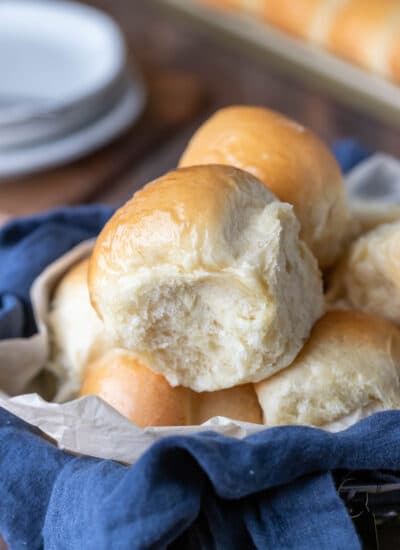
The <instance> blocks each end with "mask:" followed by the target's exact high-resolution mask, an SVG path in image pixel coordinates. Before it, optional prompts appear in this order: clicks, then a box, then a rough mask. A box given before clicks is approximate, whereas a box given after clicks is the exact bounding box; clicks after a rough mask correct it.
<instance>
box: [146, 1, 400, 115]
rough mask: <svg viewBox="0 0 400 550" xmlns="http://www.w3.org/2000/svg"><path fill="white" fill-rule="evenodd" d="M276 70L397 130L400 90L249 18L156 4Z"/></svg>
mask: <svg viewBox="0 0 400 550" xmlns="http://www.w3.org/2000/svg"><path fill="white" fill-rule="evenodd" d="M156 3H157V4H159V5H160V6H164V7H165V8H168V9H169V10H172V11H173V12H174V13H175V14H176V15H181V16H182V17H186V18H188V19H189V20H191V21H192V22H193V23H197V24H201V25H202V26H206V27H207V28H208V29H209V30H210V31H213V32H214V34H217V35H218V36H219V37H220V38H221V39H224V40H225V41H228V42H231V43H232V44H233V45H234V46H235V47H240V48H241V49H244V48H245V49H247V50H249V52H253V53H256V54H257V55H258V56H261V57H262V58H263V59H265V60H266V61H267V62H268V63H270V64H273V65H275V66H276V67H277V69H278V70H280V71H284V72H285V73H288V74H291V75H294V76H295V77H297V78H299V79H301V80H303V81H306V82H308V83H309V84H312V85H313V86H315V87H318V88H320V89H323V90H325V91H327V92H328V93H329V94H330V95H331V96H333V97H334V98H335V99H338V100H339V101H342V102H343V103H346V104H348V105H350V106H352V107H355V108H357V109H361V110H363V111H365V112H367V113H369V114H371V115H373V116H375V117H377V118H380V119H382V120H384V121H386V122H389V123H390V124H392V125H397V126H400V86H397V85H396V84H395V83H393V82H391V81H389V80H387V79H385V78H383V77H382V76H380V75H377V74H373V73H371V72H368V71H366V70H363V69H361V68H358V67H357V66H355V65H352V64H350V63H347V62H346V61H343V60H342V59H339V58H337V57H335V56H333V55H331V54H329V53H328V52H327V51H325V50H323V49H321V48H318V47H316V46H313V45H311V44H307V43H304V42H303V41H300V40H298V39H296V38H293V37H291V36H289V35H288V34H286V33H284V32H281V31H280V30H279V29H276V28H274V27H272V26H270V25H268V24H267V23H264V22H263V23H261V22H259V21H257V20H255V19H252V18H251V17H249V16H246V15H243V14H240V17H239V16H238V15H235V14H233V13H232V14H231V13H229V12H226V13H225V12H222V11H220V10H213V9H212V8H208V7H206V6H204V5H202V4H200V3H197V2H196V1H194V0H156Z"/></svg>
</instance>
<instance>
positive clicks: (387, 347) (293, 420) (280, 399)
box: [256, 311, 400, 430]
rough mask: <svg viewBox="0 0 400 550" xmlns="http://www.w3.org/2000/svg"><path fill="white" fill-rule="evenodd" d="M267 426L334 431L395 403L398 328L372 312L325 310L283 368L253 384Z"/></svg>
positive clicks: (399, 370)
mask: <svg viewBox="0 0 400 550" xmlns="http://www.w3.org/2000/svg"><path fill="white" fill-rule="evenodd" d="M256 391H257V395H258V398H259V402H260V405H261V407H262V409H263V414H264V423H265V424H266V425H267V426H277V425H282V424H302V425H312V426H319V427H324V428H326V429H331V430H337V429H340V428H344V427H347V426H348V425H350V424H351V423H354V422H355V421H357V420H359V419H360V418H363V417H364V416H368V415H369V414H371V413H372V412H377V411H382V410H386V409H398V408H400V330H399V329H398V327H397V326H396V325H395V324H394V323H391V322H390V321H387V320H385V319H381V318H378V317H373V316H371V315H367V314H365V313H361V312H355V311H331V312H328V313H326V314H325V315H324V317H322V318H321V319H320V320H319V321H318V322H317V323H316V324H315V326H314V328H313V330H312V333H311V336H310V338H309V340H308V342H307V343H306V344H305V346H304V347H303V349H302V350H301V352H300V353H299V355H298V356H297V357H296V359H295V360H294V361H293V363H292V364H291V365H290V367H288V368H287V369H285V370H284V371H282V372H280V373H278V374H276V375H275V376H273V377H271V378H269V379H268V380H265V381H263V382H261V383H259V384H257V385H256Z"/></svg>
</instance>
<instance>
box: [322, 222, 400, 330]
mask: <svg viewBox="0 0 400 550" xmlns="http://www.w3.org/2000/svg"><path fill="white" fill-rule="evenodd" d="M327 301H328V304H330V305H333V306H334V305H335V303H336V302H340V303H344V304H347V305H348V307H350V308H353V309H359V310H362V311H366V312H368V313H372V314H375V315H380V316H382V317H386V318H387V319H391V320H392V321H395V322H397V323H400V221H397V222H394V223H391V224H385V225H381V226H379V227H377V228H375V229H373V230H372V231H370V232H368V233H365V234H364V235H361V237H359V238H358V239H356V240H355V241H354V242H353V243H352V245H351V246H350V249H349V252H348V253H347V254H346V256H345V258H343V260H342V261H341V262H340V263H339V265H338V267H337V268H336V270H335V271H334V273H333V274H332V277H331V282H330V286H329V288H328V294H327Z"/></svg>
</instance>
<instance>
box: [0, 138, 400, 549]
mask: <svg viewBox="0 0 400 550" xmlns="http://www.w3.org/2000/svg"><path fill="white" fill-rule="evenodd" d="M334 151H335V154H336V155H337V158H338V160H339V162H341V164H342V167H343V168H344V169H346V170H348V169H350V168H351V167H352V166H354V165H355V164H356V163H357V162H358V161H359V160H360V159H362V158H365V156H366V153H365V151H363V150H362V149H361V148H360V147H359V146H357V144H355V143H354V142H348V143H346V144H341V145H338V146H337V147H336V148H335V149H334ZM111 213H112V210H111V209H109V208H106V207H102V206H87V207H79V208H63V209H60V210H57V211H53V212H50V213H48V214H45V215H41V216H34V217H31V218H25V219H19V220H15V221H12V222H11V223H9V224H8V225H6V226H4V227H3V228H2V229H0V338H11V337H23V336H29V335H31V334H32V333H33V332H34V331H35V325H34V321H33V316H32V310H31V306H30V302H29V288H30V286H31V284H32V282H33V280H34V279H35V278H36V277H37V275H38V274H39V273H40V272H41V271H42V270H43V269H44V268H45V267H46V266H47V265H48V264H50V263H51V262H53V261H54V260H55V259H56V258H58V257H59V256H61V255H62V254H64V253H65V252H67V251H68V250H69V249H70V248H72V247H73V246H74V245H76V244H77V243H79V242H80V241H82V240H84V239H87V238H90V237H93V236H95V235H96V234H97V233H98V232H99V230H100V229H101V227H102V226H103V224H104V223H105V221H106V220H107V218H108V217H109V216H110V215H111ZM338 469H340V470H342V469H344V470H371V471H372V470H382V469H384V470H388V471H393V472H395V471H396V470H400V412H397V411H391V412H386V413H378V414H376V415H373V416H372V417H369V418H367V419H366V420H364V421H362V422H359V423H358V424H357V425H355V426H353V427H352V428H350V429H348V430H346V431H344V432H341V433H338V434H330V433H327V432H324V431H322V430H317V429H313V428H306V427H281V428H273V429H268V430H264V431H263V432H260V433H258V434H256V435H253V436H250V437H247V438H246V439H244V440H236V439H231V438H228V437H225V436H222V435H219V434H216V433H212V432H207V433H201V434H196V435H192V436H184V437H177V436H176V437H168V438H165V439H163V440H161V441H158V442H157V443H155V444H154V445H153V446H152V447H151V448H150V449H149V450H148V451H147V452H146V453H145V454H144V455H143V456H142V457H141V458H140V459H139V461H138V462H136V463H135V464H134V465H133V466H130V467H128V466H123V465H120V464H118V463H116V462H113V461H110V460H100V459H94V458H90V457H77V456H73V455H71V454H69V453H66V452H63V451H61V450H59V449H57V448H56V447H55V446H53V445H52V444H51V443H49V442H47V441H45V440H44V439H43V438H42V437H41V436H40V434H39V432H38V430H36V429H35V428H33V427H32V426H29V425H28V424H26V423H24V422H23V421H21V420H20V419H18V418H16V417H15V416H13V415H12V414H10V413H8V412H7V411H5V410H3V409H0V534H1V535H2V536H3V538H4V539H5V541H6V543H7V544H8V546H9V548H10V550H20V549H28V550H36V549H41V548H45V549H50V550H63V549H65V550H81V549H85V550H91V549H93V550H102V549H110V548H112V549H113V550H114V549H116V550H125V549H126V550H128V549H129V550H133V549H141V550H142V549H149V550H150V549H158V548H167V547H168V548H176V549H185V550H186V549H188V550H191V549H200V548H202V549H221V550H227V549H229V550H231V549H232V550H235V549H238V550H239V549H240V550H243V549H247V548H249V549H250V548H259V549H269V548H271V549H274V550H277V549H287V550H291V549H293V550H302V549H304V550H314V549H315V550H317V549H318V550H325V549H327V550H328V549H329V550H335V549H338V550H339V549H341V550H342V549H344V548H345V549H346V550H353V549H354V550H355V549H360V548H361V545H360V542H359V540H358V537H357V535H356V532H355V529H354V527H353V524H352V521H351V519H350V517H349V515H348V513H347V511H346V508H345V506H344V504H343V502H342V501H341V499H340V497H339V496H338V495H337V491H336V488H335V485H334V481H333V477H332V472H334V471H336V470H338Z"/></svg>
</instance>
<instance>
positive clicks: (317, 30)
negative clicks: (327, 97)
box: [202, 0, 400, 82]
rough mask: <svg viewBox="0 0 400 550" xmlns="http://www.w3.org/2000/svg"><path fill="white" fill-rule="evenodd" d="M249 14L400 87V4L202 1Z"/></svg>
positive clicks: (374, 0)
mask: <svg viewBox="0 0 400 550" xmlns="http://www.w3.org/2000/svg"><path fill="white" fill-rule="evenodd" d="M202 2H203V3H205V4H208V5H211V6H216V7H219V8H224V9H225V8H228V9H233V10H239V11H242V12H244V13H249V14H251V15H253V16H255V17H257V19H259V20H261V21H266V22H268V23H270V24H272V25H275V26H277V27H279V28H280V29H282V30H284V31H286V32H288V33H290V34H292V35H294V36H297V37H299V38H300V39H303V40H306V41H308V42H311V43H313V44H317V45H319V46H321V47H323V48H326V49H327V50H330V51H331V52H332V53H334V54H335V55H337V56H339V57H342V58H344V59H347V60H348V61H351V62H353V63H355V64H357V65H360V66H361V67H364V68H365V69H368V70H370V71H373V72H376V73H380V74H382V75H383V76H385V77H387V78H390V79H392V80H395V81H397V82H400V4H399V2H398V0H279V1H278V2H273V1H271V0H258V1H257V2H249V1H248V0H202Z"/></svg>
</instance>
